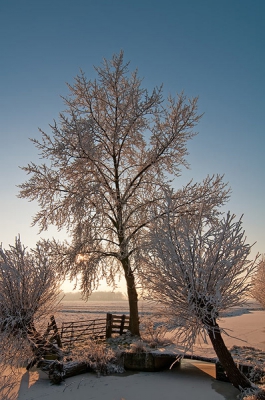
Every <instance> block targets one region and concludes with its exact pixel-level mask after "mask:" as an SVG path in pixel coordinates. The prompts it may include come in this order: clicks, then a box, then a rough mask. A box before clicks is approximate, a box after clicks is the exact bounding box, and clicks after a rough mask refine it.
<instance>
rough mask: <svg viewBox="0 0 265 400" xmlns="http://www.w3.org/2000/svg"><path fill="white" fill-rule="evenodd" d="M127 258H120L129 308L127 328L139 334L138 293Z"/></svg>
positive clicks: (133, 333) (136, 334)
mask: <svg viewBox="0 0 265 400" xmlns="http://www.w3.org/2000/svg"><path fill="white" fill-rule="evenodd" d="M129 265H130V264H129V260H128V258H126V259H125V260H122V266H123V269H124V272H125V279H126V284H127V294H128V301H129V310H130V322H129V330H130V332H131V334H132V335H135V336H140V330H139V313H138V294H137V291H136V287H135V279H134V276H133V272H132V271H131V268H130V266H129Z"/></svg>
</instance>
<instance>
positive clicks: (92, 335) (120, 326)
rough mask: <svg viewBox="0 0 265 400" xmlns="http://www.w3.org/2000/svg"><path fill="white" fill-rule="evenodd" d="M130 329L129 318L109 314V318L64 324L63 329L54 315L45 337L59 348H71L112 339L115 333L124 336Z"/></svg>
mask: <svg viewBox="0 0 265 400" xmlns="http://www.w3.org/2000/svg"><path fill="white" fill-rule="evenodd" d="M128 329H129V317H128V316H126V315H114V314H110V313H108V314H107V318H99V319H93V320H92V319H91V320H86V321H74V322H63V323H62V326H61V328H58V326H57V324H56V321H55V318H54V316H53V315H52V316H51V323H49V324H48V328H47V331H46V333H45V335H44V336H45V337H47V338H49V340H56V342H57V344H58V346H59V347H71V346H73V345H74V343H75V342H84V341H86V340H89V339H105V338H110V337H111V335H112V334H113V333H114V334H119V335H122V334H123V333H124V332H126V331H127V330H128ZM52 331H53V332H52Z"/></svg>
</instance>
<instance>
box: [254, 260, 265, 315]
mask: <svg viewBox="0 0 265 400" xmlns="http://www.w3.org/2000/svg"><path fill="white" fill-rule="evenodd" d="M252 283H253V289H252V295H253V297H254V298H255V299H256V300H258V302H259V303H260V304H261V305H262V307H263V308H265V256H264V255H263V257H262V259H261V260H260V262H259V264H258V267H257V272H256V274H255V276H254V277H253V280H252Z"/></svg>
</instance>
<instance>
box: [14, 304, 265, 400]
mask: <svg viewBox="0 0 265 400" xmlns="http://www.w3.org/2000/svg"><path fill="white" fill-rule="evenodd" d="M103 303H104V304H103ZM127 307H128V306H127V303H126V302H111V303H108V304H106V302H97V303H95V302H93V303H92V302H89V303H83V302H72V303H71V304H67V303H66V302H65V304H63V307H62V310H61V312H59V313H58V314H57V319H58V321H59V320H60V319H61V318H62V320H68V321H72V320H78V319H80V320H83V319H90V318H92V316H93V318H94V316H96V315H98V316H100V317H102V316H103V315H104V314H105V313H106V312H107V311H109V312H113V313H116V312H117V313H126V310H127V311H128V308H127ZM141 307H142V309H141ZM140 312H145V313H146V312H150V306H148V304H142V305H141V304H140ZM73 318H74V319H73ZM58 323H59V322H58ZM220 326H221V327H222V328H224V329H225V330H226V331H227V333H228V334H229V336H226V335H224V340H225V342H226V344H227V346H228V347H229V348H231V347H232V346H233V345H239V346H252V347H255V348H258V349H260V350H263V351H265V311H264V310H261V309H260V307H259V306H258V304H257V303H254V302H249V303H248V304H247V306H246V307H243V308H242V307H239V308H235V309H233V310H229V313H226V315H224V316H223V318H222V319H221V320H220ZM171 348H172V351H175V350H176V349H174V345H172V346H171ZM168 350H169V349H168ZM194 354H201V355H204V356H207V357H214V356H215V354H214V351H213V349H212V347H211V345H210V343H197V344H196V346H195V348H194ZM214 374H215V369H214V365H213V364H209V363H204V362H197V361H190V360H185V361H183V362H182V364H181V367H180V368H179V369H175V370H171V371H163V372H140V373H126V374H125V375H114V376H107V377H100V378H97V377H96V376H95V375H93V374H83V375H80V376H76V377H73V378H69V379H67V380H66V381H65V383H64V384H62V385H60V386H52V385H50V382H49V380H48V379H47V377H46V376H45V374H44V373H43V372H41V373H40V372H39V371H36V370H35V371H31V372H29V373H28V372H26V371H25V370H23V371H21V381H20V382H18V386H17V392H18V395H17V397H16V398H17V399H18V400H35V399H36V400H37V399H40V400H45V399H47V400H48V399H49V400H70V399H74V398H76V399H78V400H149V399H150V400H161V399H163V400H172V399H175V400H184V399H185V400H193V399H195V400H224V399H226V400H236V398H237V395H238V393H239V392H238V391H237V390H236V389H234V388H233V387H232V385H231V384H229V383H225V382H219V381H216V380H215V379H214Z"/></svg>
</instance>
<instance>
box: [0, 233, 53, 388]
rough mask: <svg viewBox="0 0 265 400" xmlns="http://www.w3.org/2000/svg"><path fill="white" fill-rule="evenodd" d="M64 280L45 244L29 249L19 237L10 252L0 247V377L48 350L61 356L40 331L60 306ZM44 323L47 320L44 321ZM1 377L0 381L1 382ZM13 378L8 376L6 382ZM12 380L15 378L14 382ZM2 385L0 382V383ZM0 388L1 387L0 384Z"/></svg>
mask: <svg viewBox="0 0 265 400" xmlns="http://www.w3.org/2000/svg"><path fill="white" fill-rule="evenodd" d="M60 284H61V280H60V278H59V276H58V273H57V271H55V268H54V265H53V263H52V262H51V260H50V257H49V252H48V249H47V247H46V244H45V243H41V242H40V243H39V244H37V246H36V248H35V249H31V250H27V249H26V248H25V247H24V246H23V245H22V243H21V241H20V238H17V239H16V241H15V245H14V246H10V248H9V249H8V250H4V249H2V248H0V370H1V371H0V372H1V373H0V376H1V377H2V378H3V377H4V373H2V368H5V367H6V366H9V367H18V366H19V365H20V364H21V363H24V362H25V361H26V360H28V359H30V358H31V357H32V358H33V359H34V358H36V357H37V358H38V357H40V356H41V354H42V352H43V351H45V348H46V346H47V348H48V349H49V351H53V352H56V353H57V354H59V353H60V351H59V349H58V348H57V347H56V346H54V345H53V344H51V343H48V342H47V340H46V339H45V338H44V337H43V335H42V334H41V333H40V332H39V328H40V326H41V321H43V319H44V317H46V320H45V325H46V324H47V318H48V317H49V315H50V314H49V313H50V312H51V311H52V310H54V306H55V304H56V303H58V294H59V291H60ZM43 322H44V321H43ZM2 378H1V379H2ZM11 378H12V377H10V376H9V377H7V378H6V380H5V382H8V381H10V379H11ZM11 381H12V379H11ZM0 383H1V382H0ZM0 389H2V386H1V384H0Z"/></svg>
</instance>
